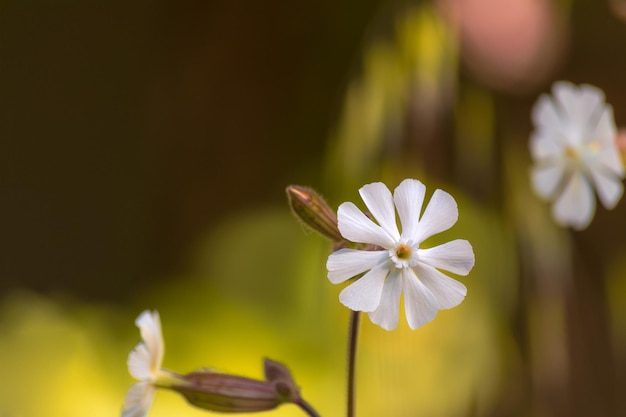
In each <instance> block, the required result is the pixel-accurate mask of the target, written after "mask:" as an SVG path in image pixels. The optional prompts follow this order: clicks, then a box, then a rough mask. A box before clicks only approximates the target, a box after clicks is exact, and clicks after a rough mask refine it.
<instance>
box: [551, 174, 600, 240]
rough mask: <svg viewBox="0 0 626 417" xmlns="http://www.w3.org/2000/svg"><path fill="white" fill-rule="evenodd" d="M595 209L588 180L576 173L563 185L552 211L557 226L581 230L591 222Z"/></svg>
mask: <svg viewBox="0 0 626 417" xmlns="http://www.w3.org/2000/svg"><path fill="white" fill-rule="evenodd" d="M595 208H596V200H595V196H594V195H593V189H592V188H591V184H590V183H589V180H587V178H585V176H584V175H583V174H582V173H580V172H576V173H573V174H572V176H571V178H570V179H569V181H568V182H567V184H566V185H565V189H564V190H563V192H562V193H561V195H560V196H559V197H558V198H557V200H556V202H555V203H554V205H553V207H552V211H553V214H554V218H555V219H556V221H557V222H558V223H559V224H561V225H564V226H567V225H570V226H572V227H573V228H574V229H576V230H581V229H584V228H586V227H587V226H588V225H589V223H590V222H591V219H592V218H593V214H594V212H595Z"/></svg>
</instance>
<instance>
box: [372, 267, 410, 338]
mask: <svg viewBox="0 0 626 417" xmlns="http://www.w3.org/2000/svg"><path fill="white" fill-rule="evenodd" d="M401 293H402V280H401V279H400V269H397V268H394V270H393V271H391V274H389V277H388V278H387V280H386V281H385V285H384V286H383V293H382V296H381V297H380V304H379V305H378V308H377V309H376V310H374V311H372V312H371V313H369V317H370V320H371V321H372V322H373V323H374V324H377V325H379V326H380V327H382V328H383V329H385V330H393V329H395V328H396V327H397V326H398V316H399V314H400V294H401Z"/></svg>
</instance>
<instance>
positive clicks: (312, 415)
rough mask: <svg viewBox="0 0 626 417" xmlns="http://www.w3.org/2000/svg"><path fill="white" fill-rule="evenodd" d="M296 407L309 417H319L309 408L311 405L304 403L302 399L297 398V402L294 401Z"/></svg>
mask: <svg viewBox="0 0 626 417" xmlns="http://www.w3.org/2000/svg"><path fill="white" fill-rule="evenodd" d="M296 405H298V406H299V407H300V408H301V409H302V410H304V412H305V413H307V414H308V415H309V416H310V417H320V415H319V414H317V411H315V410H314V409H313V407H311V405H310V404H309V403H307V402H306V401H304V400H303V399H302V398H299V399H298V401H296Z"/></svg>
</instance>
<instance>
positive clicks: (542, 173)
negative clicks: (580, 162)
mask: <svg viewBox="0 0 626 417" xmlns="http://www.w3.org/2000/svg"><path fill="white" fill-rule="evenodd" d="M564 172H565V164H564V162H563V161H559V162H558V163H554V164H546V165H536V166H534V167H532V168H531V171H530V178H531V182H532V185H533V189H534V190H535V192H536V193H537V194H538V195H539V196H540V197H541V198H543V199H546V200H551V199H552V198H553V197H554V194H555V193H556V190H557V188H558V186H559V185H560V184H561V182H562V181H563V174H564Z"/></svg>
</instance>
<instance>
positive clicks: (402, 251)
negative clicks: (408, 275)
mask: <svg viewBox="0 0 626 417" xmlns="http://www.w3.org/2000/svg"><path fill="white" fill-rule="evenodd" d="M396 256H397V257H398V259H400V260H402V261H406V260H409V259H411V248H410V247H409V246H407V245H405V244H404V243H401V244H400V245H398V247H397V248H396Z"/></svg>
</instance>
